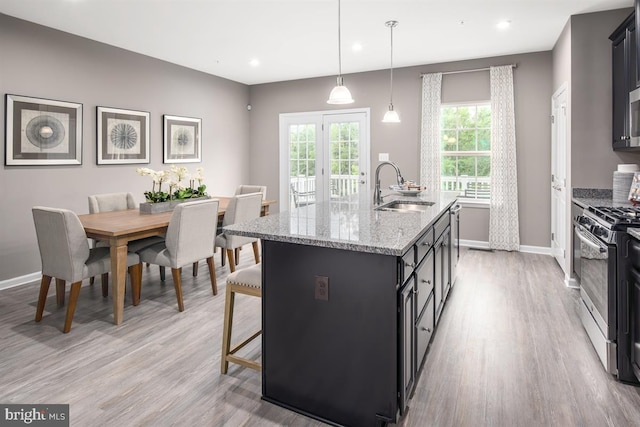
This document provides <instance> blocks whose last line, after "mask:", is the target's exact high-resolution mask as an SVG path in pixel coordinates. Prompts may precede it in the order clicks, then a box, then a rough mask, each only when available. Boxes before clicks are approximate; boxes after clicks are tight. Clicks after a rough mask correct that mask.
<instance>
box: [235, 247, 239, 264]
mask: <svg viewBox="0 0 640 427" xmlns="http://www.w3.org/2000/svg"><path fill="white" fill-rule="evenodd" d="M234 255H235V260H236V265H238V264H239V263H240V248H236V250H235V251H234Z"/></svg>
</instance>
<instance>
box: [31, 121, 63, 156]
mask: <svg viewBox="0 0 640 427" xmlns="http://www.w3.org/2000/svg"><path fill="white" fill-rule="evenodd" d="M25 136H26V137H27V139H28V140H29V142H30V143H31V144H33V145H34V146H36V147H38V148H40V149H45V150H48V149H52V148H54V147H57V146H58V145H60V144H61V143H62V142H63V141H64V137H65V130H64V125H63V124H62V122H60V120H58V119H56V118H55V117H52V116H49V115H41V116H36V117H34V118H32V119H31V120H29V122H28V123H27V126H26V127H25Z"/></svg>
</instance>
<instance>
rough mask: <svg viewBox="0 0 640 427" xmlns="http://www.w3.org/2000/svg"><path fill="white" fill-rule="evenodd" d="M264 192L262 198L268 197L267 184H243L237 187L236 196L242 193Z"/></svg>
mask: <svg viewBox="0 0 640 427" xmlns="http://www.w3.org/2000/svg"><path fill="white" fill-rule="evenodd" d="M251 193H262V199H263V200H264V199H266V198H267V186H266V185H246V184H241V185H238V187H237V188H236V194H235V195H236V196H239V195H241V194H251Z"/></svg>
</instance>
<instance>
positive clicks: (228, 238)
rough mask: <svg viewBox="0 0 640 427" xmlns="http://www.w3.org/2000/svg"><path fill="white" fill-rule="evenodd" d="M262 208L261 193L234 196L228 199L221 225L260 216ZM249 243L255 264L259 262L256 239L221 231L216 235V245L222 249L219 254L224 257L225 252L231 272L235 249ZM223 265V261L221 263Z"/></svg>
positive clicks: (234, 259)
mask: <svg viewBox="0 0 640 427" xmlns="http://www.w3.org/2000/svg"><path fill="white" fill-rule="evenodd" d="M261 208H262V193H250V194H241V195H238V196H234V197H232V198H231V199H230V200H229V204H228V205H227V210H226V211H225V213H224V218H223V219H222V227H223V228H224V227H225V226H227V225H231V224H236V223H239V222H244V221H248V220H250V219H254V218H258V217H259V216H260V209H261ZM249 243H251V245H252V246H253V257H254V259H255V261H256V264H257V263H259V262H260V253H259V250H258V239H256V238H253V237H243V236H234V235H231V234H227V233H225V232H222V233H220V234H218V236H216V247H219V248H221V249H222V254H221V256H222V257H223V259H224V256H225V253H226V255H227V258H228V259H229V269H230V270H231V272H234V271H236V265H237V255H236V256H235V257H234V253H235V249H238V248H240V247H242V246H244V245H247V244H249ZM223 265H224V263H223Z"/></svg>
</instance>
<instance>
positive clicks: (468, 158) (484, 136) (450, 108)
mask: <svg viewBox="0 0 640 427" xmlns="http://www.w3.org/2000/svg"><path fill="white" fill-rule="evenodd" d="M440 120H441V122H440V130H441V159H442V164H441V169H440V170H441V172H440V173H441V177H440V182H441V185H442V189H443V190H449V191H458V192H459V193H460V196H461V197H464V198H466V199H472V200H488V199H489V195H490V193H491V182H490V177H489V172H490V170H491V106H490V104H489V103H481V104H466V105H443V106H442V107H441V110H440Z"/></svg>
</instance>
